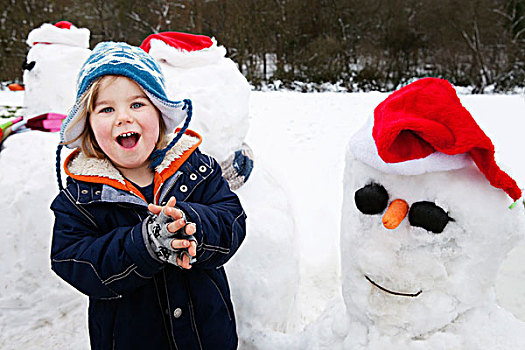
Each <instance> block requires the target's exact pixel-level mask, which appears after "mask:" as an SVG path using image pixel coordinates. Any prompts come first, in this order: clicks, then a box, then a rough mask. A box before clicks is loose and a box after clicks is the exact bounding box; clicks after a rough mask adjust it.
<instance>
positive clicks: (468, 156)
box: [349, 78, 521, 200]
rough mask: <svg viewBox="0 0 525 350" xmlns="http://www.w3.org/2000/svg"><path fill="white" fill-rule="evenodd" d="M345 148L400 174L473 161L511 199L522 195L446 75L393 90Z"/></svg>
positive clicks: (377, 165) (376, 165) (378, 165)
mask: <svg viewBox="0 0 525 350" xmlns="http://www.w3.org/2000/svg"><path fill="white" fill-rule="evenodd" d="M371 136H372V137H373V138H372V137H371ZM349 147H350V149H351V150H352V152H353V153H354V155H355V156H356V157H357V158H358V159H360V160H361V161H363V162H364V163H366V164H369V165H371V166H373V167H375V168H377V169H379V170H381V171H383V172H388V173H396V174H403V175H417V174H422V173H425V172H433V171H446V170H453V169H459V168H463V167H465V166H467V165H468V164H470V163H471V160H472V161H474V163H475V164H476V165H477V167H478V168H479V170H480V171H481V172H482V173H483V174H484V175H485V177H486V178H487V179H488V180H489V182H490V184H491V185H492V186H494V187H496V188H500V189H502V190H504V191H505V192H506V193H507V194H508V195H509V196H510V197H511V198H512V199H513V200H518V199H519V198H520V197H521V190H520V188H519V187H518V186H517V184H516V182H515V181H514V180H513V179H512V178H511V177H510V176H509V175H507V174H506V173H505V172H503V171H502V170H501V169H500V168H499V167H498V165H497V164H496V161H495V159H494V145H493V144H492V142H491V141H490V139H489V138H488V137H487V135H485V133H484V132H483V131H482V130H481V128H480V127H479V126H478V124H476V122H475V121H474V119H473V118H472V116H471V115H470V113H469V112H468V111H467V110H466V109H465V107H463V105H462V104H461V102H460V100H459V98H458V96H457V95H456V91H455V90H454V88H453V87H452V85H451V84H450V83H449V82H448V81H446V80H442V79H437V78H424V79H420V80H418V81H416V82H414V83H412V84H409V85H407V86H405V87H403V88H402V89H400V90H398V91H395V92H394V93H392V94H391V95H390V96H388V98H387V99H386V100H384V101H383V102H381V103H380V104H379V105H378V106H377V107H376V109H375V110H374V116H373V118H371V119H370V120H369V121H368V123H367V124H365V125H364V126H363V127H362V128H361V129H360V130H359V131H358V132H357V133H356V134H355V135H354V136H353V138H352V140H351V141H350V144H349Z"/></svg>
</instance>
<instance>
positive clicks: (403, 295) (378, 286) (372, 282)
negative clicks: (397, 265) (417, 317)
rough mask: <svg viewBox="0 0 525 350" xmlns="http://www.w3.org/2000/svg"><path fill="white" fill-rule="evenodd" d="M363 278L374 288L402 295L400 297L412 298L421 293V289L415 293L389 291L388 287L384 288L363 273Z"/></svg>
mask: <svg viewBox="0 0 525 350" xmlns="http://www.w3.org/2000/svg"><path fill="white" fill-rule="evenodd" d="M365 278H366V279H367V281H368V282H370V283H371V284H372V285H373V286H374V287H376V288H379V289H380V290H382V291H383V292H386V293H388V294H392V295H398V296H402V297H412V298H415V297H417V296H419V294H421V293H423V291H422V290H420V291H419V292H417V293H401V292H394V291H391V290H389V289H386V288H385V287H383V286H381V285H379V284H377V283H376V282H374V281H373V280H372V279H371V278H370V277H368V276H367V275H365Z"/></svg>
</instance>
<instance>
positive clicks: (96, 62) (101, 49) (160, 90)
mask: <svg viewBox="0 0 525 350" xmlns="http://www.w3.org/2000/svg"><path fill="white" fill-rule="evenodd" d="M105 75H120V76H125V77H127V78H130V79H132V80H133V81H135V82H136V83H137V84H139V85H140V86H141V87H142V89H143V90H144V93H145V94H146V96H147V97H148V98H149V99H150V101H151V102H152V103H153V105H155V107H157V109H158V110H159V111H160V113H161V116H162V118H163V120H164V123H165V124H166V133H167V134H169V133H172V132H173V131H174V130H175V128H176V127H177V125H178V124H179V123H181V122H182V121H183V120H184V118H186V121H185V123H184V126H183V127H182V128H181V130H180V131H179V132H178V134H177V136H176V137H175V138H174V139H173V140H172V141H171V142H170V144H169V145H168V146H167V147H166V148H164V149H162V150H156V151H154V152H153V154H152V155H151V164H150V166H151V167H152V168H154V167H156V166H157V165H159V164H160V163H161V162H162V160H163V159H164V156H165V155H166V152H167V151H169V150H170V149H171V148H172V147H173V146H174V145H175V143H177V141H178V140H179V139H180V137H181V136H182V134H184V132H185V131H186V129H187V127H188V124H189V122H190V120H191V114H192V104H191V101H190V100H189V99H185V100H182V101H171V100H170V99H168V97H167V96H166V92H165V83H164V76H163V75H162V71H161V69H160V66H159V65H158V63H157V62H156V61H155V60H154V59H153V58H152V57H151V56H150V55H148V54H147V53H146V52H144V51H143V50H142V49H140V48H138V47H136V46H131V45H128V44H126V43H116V42H102V43H99V44H98V45H97V46H95V48H94V49H93V52H92V53H91V55H90V56H89V57H88V59H87V60H86V62H85V63H84V65H83V66H82V68H81V69H80V73H79V75H78V81H77V95H76V102H75V105H74V106H73V108H72V110H71V111H70V112H69V114H68V116H67V118H66V119H65V120H64V123H63V124H62V128H61V130H60V142H61V143H64V142H68V141H71V140H74V139H75V138H77V137H78V136H80V135H81V133H82V131H83V130H84V127H85V124H86V120H85V119H81V120H79V118H81V116H82V115H83V114H84V113H82V112H83V111H84V108H86V107H87V106H85V105H84V104H83V103H82V96H83V95H84V93H85V92H86V91H88V89H89V87H90V86H91V84H92V83H93V82H94V81H95V80H96V79H97V78H99V77H102V76H105ZM81 143H82V141H81V140H80V139H78V140H76V141H74V142H72V143H70V144H68V145H66V146H67V147H68V148H76V147H80V146H81ZM60 149H61V147H60V146H59V149H58V150H57V166H59V163H60ZM57 172H60V169H57ZM58 176H59V184H60V185H61V181H60V174H58Z"/></svg>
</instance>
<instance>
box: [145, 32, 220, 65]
mask: <svg viewBox="0 0 525 350" xmlns="http://www.w3.org/2000/svg"><path fill="white" fill-rule="evenodd" d="M211 40H212V42H213V44H212V46H210V47H208V48H205V49H201V50H196V51H186V50H180V49H177V48H174V47H172V46H170V45H168V44H166V43H165V42H164V41H162V40H159V39H152V40H151V42H150V45H151V47H150V49H149V54H150V55H151V56H152V57H153V58H154V59H155V60H156V61H158V62H160V63H166V64H168V65H171V66H173V67H179V68H191V67H198V66H204V65H208V64H213V63H216V62H218V61H219V60H221V59H222V58H224V56H225V55H226V49H225V48H224V46H218V45H217V41H216V40H215V39H214V38H211Z"/></svg>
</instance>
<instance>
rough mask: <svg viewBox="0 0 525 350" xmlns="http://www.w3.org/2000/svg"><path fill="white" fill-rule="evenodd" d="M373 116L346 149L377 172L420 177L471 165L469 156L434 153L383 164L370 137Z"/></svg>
mask: <svg viewBox="0 0 525 350" xmlns="http://www.w3.org/2000/svg"><path fill="white" fill-rule="evenodd" d="M373 121H374V116H373V115H372V116H371V117H369V118H368V119H367V121H366V122H365V124H364V125H363V126H362V127H361V128H360V129H359V130H358V131H357V132H356V133H355V134H354V135H353V136H352V138H351V139H350V142H349V144H348V147H349V149H350V151H351V152H352V153H353V154H354V156H355V157H356V158H357V159H359V160H360V161H362V162H363V163H365V164H367V165H369V166H371V167H373V168H376V169H377V170H379V171H382V172H384V173H390V174H398V175H420V174H424V173H430V172H438V171H448V170H455V169H461V168H464V167H467V166H469V165H471V164H473V162H472V159H471V157H470V155H468V154H466V153H463V154H456V155H448V154H444V153H441V152H434V153H432V154H430V155H429V156H427V157H425V158H420V159H414V160H409V161H406V162H400V163H385V161H383V159H381V157H379V153H378V152H377V147H376V144H375V141H374V138H373V136H372V130H373V127H374V125H373Z"/></svg>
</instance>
